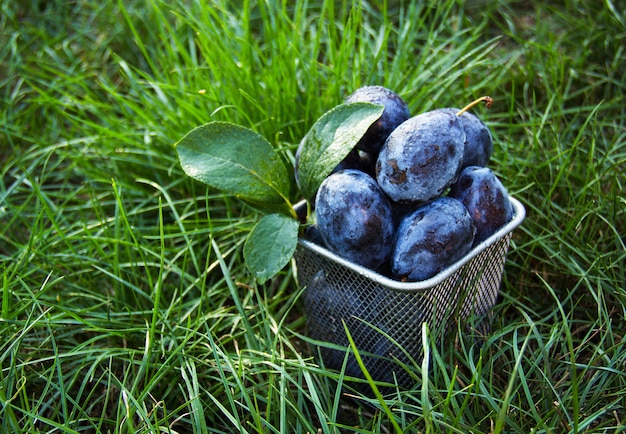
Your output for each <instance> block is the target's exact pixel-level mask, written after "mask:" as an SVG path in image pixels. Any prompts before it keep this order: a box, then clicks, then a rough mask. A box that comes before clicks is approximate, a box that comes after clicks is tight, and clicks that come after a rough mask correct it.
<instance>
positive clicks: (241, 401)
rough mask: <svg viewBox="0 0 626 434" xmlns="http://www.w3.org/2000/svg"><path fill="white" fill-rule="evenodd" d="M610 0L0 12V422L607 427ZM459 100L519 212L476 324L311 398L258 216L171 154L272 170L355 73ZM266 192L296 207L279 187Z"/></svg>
mask: <svg viewBox="0 0 626 434" xmlns="http://www.w3.org/2000/svg"><path fill="white" fill-rule="evenodd" d="M618 3H619V2H616V1H611V0H605V1H592V0H580V1H577V0H563V1H559V2H542V1H539V0H532V1H529V2H524V1H512V0H477V1H472V2H470V1H467V2H466V1H463V0H460V1H456V0H443V1H441V2H401V1H400V2H399V1H393V0H389V1H387V0H380V1H371V2H358V1H343V2H334V1H330V0H319V1H312V0H310V1H307V0H296V1H293V2H287V1H283V2H279V1H275V2H274V1H261V2H256V1H250V0H243V1H227V0H221V1H215V2H213V1H209V2H201V1H183V0H178V1H174V2H165V1H162V0H144V1H140V0H129V1H121V0H120V1H118V2H95V1H86V0H85V1H74V2H65V1H61V0H51V1H47V2H44V1H34V0H28V1H22V2H17V1H10V0H8V1H2V2H0V8H1V10H0V42H1V43H0V98H1V99H2V102H1V104H0V279H1V280H0V288H1V293H0V301H1V306H0V404H1V406H0V432H1V433H27V432H28V433H33V432H64V433H77V432H110V433H118V432H119V433H141V432H151V433H156V432H163V433H169V432H171V433H183V432H185V433H186V432H193V433H209V432H211V433H213V432H215V433H217V432H247V433H261V432H263V433H266V432H275V433H316V432H320V433H339V432H341V433H344V432H345V433H349V432H361V433H368V432H407V433H408V432H458V433H467V432H475V433H485V432H493V433H500V432H524V433H528V432H533V433H540V432H542V433H563V432H590V433H591V432H610V433H613V432H623V428H621V427H622V426H624V425H626V392H624V391H625V390H626V338H625V336H624V334H625V332H624V330H626V321H625V316H626V271H625V270H626V247H625V237H624V234H626V223H625V222H626V194H625V193H624V189H625V188H626V185H625V183H626V178H625V177H624V173H626V110H625V108H624V106H625V104H626V100H625V98H624V95H625V94H626V49H625V48H626V46H625V45H624V40H625V38H626V14H624V11H623V10H622V9H623V8H620V7H619V5H618ZM366 84H380V85H384V86H386V87H388V88H390V89H392V90H394V91H396V92H397V93H398V94H400V95H401V96H402V97H403V98H404V99H405V100H406V101H407V103H408V105H409V108H410V110H411V113H413V114H418V113H421V112H424V111H428V110H431V109H435V108H439V107H463V106H464V105H466V104H467V103H468V102H470V101H472V100H473V99H475V98H477V97H479V96H481V95H490V96H492V97H493V99H494V104H493V106H492V107H491V108H490V109H489V110H488V109H486V108H485V107H480V108H476V109H475V110H474V112H475V113H476V114H477V115H479V116H480V117H481V118H482V119H483V120H484V121H485V123H486V124H487V125H488V126H489V127H490V128H491V131H492V134H493V137H494V143H495V149H494V154H493V156H492V159H491V161H490V163H489V166H490V167H491V168H492V170H494V171H495V172H496V173H497V174H498V176H499V177H500V178H501V179H502V181H503V183H504V184H505V186H506V187H507V188H508V190H509V193H510V194H511V195H513V196H514V197H515V198H517V199H519V200H520V201H521V202H522V203H523V204H524V206H525V208H526V212H527V215H526V219H525V221H524V222H523V224H522V225H521V226H520V227H519V228H518V229H517V230H516V231H515V233H514V236H513V240H512V243H511V246H510V249H509V253H508V257H507V262H506V266H505V271H504V275H503V280H502V285H501V288H500V295H499V298H498V300H497V303H496V305H495V306H494V308H493V312H492V313H493V318H492V323H491V329H490V332H489V333H488V334H487V335H486V336H485V337H484V338H482V340H481V342H482V345H475V343H476V342H477V341H476V336H473V335H471V334H461V335H460V336H458V337H457V339H456V341H455V342H445V343H443V344H439V343H438V342H437V341H436V339H435V337H433V336H431V340H430V341H429V342H428V345H427V355H428V361H429V363H424V364H416V366H413V367H411V370H412V372H413V374H414V376H415V378H416V382H415V386H414V387H413V388H412V389H410V390H406V389H401V388H399V389H397V390H395V391H394V392H393V393H391V394H389V395H386V396H385V399H384V400H380V399H378V398H376V397H375V396H372V395H370V394H367V393H366V394H362V393H360V392H358V391H352V390H350V389H337V388H336V384H337V382H338V381H343V380H344V375H343V373H341V372H337V371H329V370H325V369H322V368H321V367H320V366H319V365H318V363H317V362H316V360H315V359H314V358H313V357H312V353H311V351H310V347H309V345H308V343H307V337H306V328H305V316H304V312H303V301H302V290H303V288H301V287H300V286H299V285H298V283H297V280H296V279H295V277H294V266H293V264H288V265H287V266H286V267H285V268H284V269H282V271H281V272H280V273H279V274H278V275H276V276H275V277H274V278H272V279H270V280H269V281H267V282H265V283H263V284H258V283H256V281H255V279H254V277H253V276H252V275H251V273H250V272H249V271H248V270H247V269H246V267H245V264H244V261H243V253H242V250H243V245H244V241H245V239H246V237H247V235H248V233H249V232H250V230H251V229H252V227H253V226H254V224H255V223H256V222H257V221H258V220H259V218H260V216H261V214H260V213H259V212H257V211H255V210H254V209H253V208H251V207H249V206H247V205H244V204H243V203H242V202H240V201H239V200H237V199H236V198H233V197H227V196H225V195H224V194H222V193H220V192H219V191H217V190H214V189H211V188H209V187H207V186H206V185H204V184H202V183H199V182H197V181H194V180H192V179H191V178H189V177H188V176H186V175H185V173H184V172H183V170H182V168H181V165H180V162H179V159H178V155H177V152H176V148H175V147H174V144H175V143H177V142H178V141H179V140H180V139H181V137H183V136H184V135H185V134H186V133H187V132H188V131H190V130H191V129H193V128H195V127H197V126H199V125H202V124H205V123H207V122H210V121H214V120H217V121H226V122H233V123H237V124H239V125H242V126H245V127H247V128H250V129H253V130H255V131H257V132H258V133H260V134H261V135H262V136H264V137H265V138H266V139H267V140H268V141H269V142H270V143H271V144H272V146H273V147H274V148H275V149H276V150H277V151H278V152H279V153H280V154H281V155H282V156H283V157H284V158H285V160H286V161H293V157H294V154H295V150H296V148H297V146H298V143H299V142H300V140H301V139H302V137H303V136H304V135H305V134H306V132H307V131H308V130H309V129H310V128H311V126H312V125H313V124H314V122H315V121H316V120H317V119H318V118H319V117H320V116H321V115H322V114H323V113H325V112H326V111H328V110H329V109H331V108H332V107H334V106H335V105H337V104H340V103H341V102H342V101H343V100H344V98H345V97H346V96H347V95H349V94H350V93H351V92H352V91H354V90H355V89H356V88H358V87H359V86H363V85H366ZM290 199H292V200H293V202H294V203H295V201H297V199H299V198H298V197H297V193H295V189H294V193H293V197H291V198H290Z"/></svg>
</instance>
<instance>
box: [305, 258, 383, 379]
mask: <svg viewBox="0 0 626 434" xmlns="http://www.w3.org/2000/svg"><path fill="white" fill-rule="evenodd" d="M361 292H362V291H361V290H360V288H358V287H356V286H354V285H350V284H349V283H345V284H344V285H340V284H339V282H338V281H337V280H335V279H329V278H328V277H327V275H326V273H325V271H324V270H323V269H322V270H320V271H318V272H317V273H316V274H315V275H314V276H313V278H312V279H311V281H310V282H308V285H307V287H306V289H305V291H304V295H303V298H304V305H305V309H306V312H307V328H308V332H309V335H310V336H312V337H313V338H314V339H316V340H320V341H326V342H330V343H333V344H336V345H339V346H340V347H343V348H345V350H347V349H348V347H349V345H350V342H349V340H348V336H347V335H346V332H345V329H344V323H345V325H346V327H347V328H348V330H349V331H350V335H351V336H352V338H353V339H354V341H355V344H356V346H357V348H358V349H359V351H360V352H363V353H370V354H371V355H365V354H362V358H363V361H364V363H365V366H366V367H367V369H368V371H370V372H371V373H379V374H382V373H385V374H386V373H387V370H386V369H385V366H384V365H381V363H382V362H381V360H382V359H380V358H379V357H378V356H380V357H385V356H386V357H389V353H390V351H391V346H392V344H391V342H390V341H389V340H388V339H387V338H386V337H385V336H384V335H382V334H380V333H378V332H377V331H375V330H374V329H373V328H372V327H371V326H370V325H369V324H375V323H376V320H377V318H378V311H377V308H376V305H375V304H373V303H368V302H366V301H365V300H364V299H363V296H362V294H361ZM318 350H319V353H320V356H321V358H322V361H323V363H324V365H325V366H326V367H327V368H331V369H337V370H338V369H341V367H342V365H343V360H344V357H345V350H344V349H337V348H331V347H329V346H323V345H320V346H319V347H318ZM345 372H346V374H348V375H349V376H352V377H358V378H362V377H363V374H362V372H361V369H360V367H359V365H358V363H357V362H356V359H355V358H354V356H353V355H350V356H349V357H348V361H347V365H346V371H345Z"/></svg>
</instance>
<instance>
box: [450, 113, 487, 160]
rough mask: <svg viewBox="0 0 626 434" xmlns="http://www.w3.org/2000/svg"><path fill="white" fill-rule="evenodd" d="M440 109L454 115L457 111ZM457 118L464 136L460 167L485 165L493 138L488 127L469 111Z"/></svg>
mask: <svg viewBox="0 0 626 434" xmlns="http://www.w3.org/2000/svg"><path fill="white" fill-rule="evenodd" d="M442 110H445V111H448V112H450V113H452V114H454V115H456V114H457V113H458V112H459V109H457V108H446V109H442ZM458 118H459V122H460V123H461V128H463V131H464V132H465V136H466V137H465V147H464V152H463V162H462V163H461V168H465V167H468V166H486V165H487V163H488V162H489V159H490V158H491V153H492V152H493V138H492V136H491V131H490V130H489V127H487V125H485V123H484V122H483V121H482V120H480V118H479V117H478V116H476V115H474V114H472V113H470V112H464V113H462V114H461V115H460V116H458Z"/></svg>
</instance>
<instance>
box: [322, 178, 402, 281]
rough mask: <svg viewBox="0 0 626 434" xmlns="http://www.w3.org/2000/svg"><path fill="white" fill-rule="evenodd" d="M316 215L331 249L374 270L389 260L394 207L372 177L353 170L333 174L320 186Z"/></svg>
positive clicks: (327, 244) (325, 240)
mask: <svg viewBox="0 0 626 434" xmlns="http://www.w3.org/2000/svg"><path fill="white" fill-rule="evenodd" d="M315 212H316V217H317V227H318V230H319V232H320V234H321V236H322V238H323V239H324V242H325V244H326V246H327V247H328V248H329V250H331V251H333V252H334V253H336V254H338V255H339V256H341V257H343V258H345V259H347V260H349V261H351V262H354V263H356V264H359V265H362V266H364V267H367V268H371V269H373V270H377V269H379V268H380V267H382V266H383V265H384V264H385V263H387V262H388V261H389V256H390V254H391V243H392V240H393V236H394V229H395V227H394V224H393V218H392V212H391V204H390V203H389V200H388V199H387V197H386V196H385V194H384V192H383V191H382V189H381V188H380V187H379V186H378V184H376V181H375V180H374V179H373V178H372V177H371V176H369V175H367V174H366V173H364V172H361V171H359V170H354V169H346V170H342V171H339V172H336V173H334V174H332V175H330V176H329V177H328V178H326V179H325V180H324V181H323V182H322V184H321V185H320V188H319V190H318V193H317V197H316V199H315Z"/></svg>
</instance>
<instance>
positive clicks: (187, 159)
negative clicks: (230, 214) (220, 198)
mask: <svg viewBox="0 0 626 434" xmlns="http://www.w3.org/2000/svg"><path fill="white" fill-rule="evenodd" d="M176 150H177V151H178V157H179V158H180V164H181V166H182V168H183V170H184V171H185V173H186V174H187V175H188V176H190V177H192V178H194V179H196V180H198V181H201V182H204V183H205V184H208V185H210V186H211V187H213V188H216V189H218V190H220V191H222V192H224V193H226V194H228V195H232V196H236V197H238V198H239V199H241V200H244V201H246V202H248V203H251V204H253V206H254V205H256V206H257V207H259V208H263V209H265V210H267V209H271V210H274V211H277V212H285V211H286V210H287V209H288V208H289V207H285V203H287V204H288V205H290V204H289V201H288V197H289V184H290V178H289V173H288V171H287V168H286V166H285V164H284V163H283V161H282V160H281V158H280V156H279V155H278V154H277V153H276V151H275V150H274V148H273V147H272V145H271V144H270V143H269V142H268V141H267V140H266V139H265V138H263V136H261V135H259V134H257V133H256V132H254V131H252V130H250V129H248V128H245V127H242V126H239V125H235V124H231V123H227V122H211V123H208V124H206V125H202V126H199V127H197V128H195V129H193V130H191V131H190V132H189V133H188V134H187V135H186V136H185V137H183V138H182V139H181V140H180V141H179V142H178V143H176Z"/></svg>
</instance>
